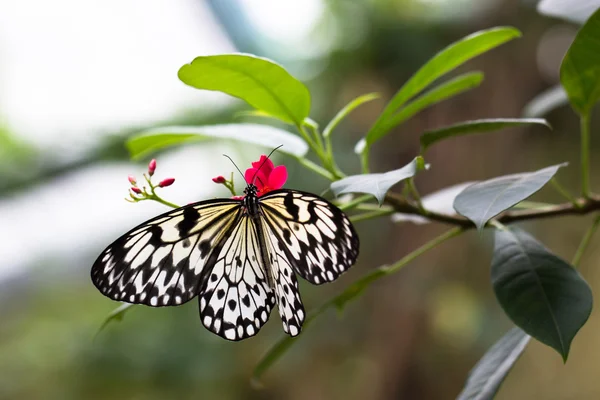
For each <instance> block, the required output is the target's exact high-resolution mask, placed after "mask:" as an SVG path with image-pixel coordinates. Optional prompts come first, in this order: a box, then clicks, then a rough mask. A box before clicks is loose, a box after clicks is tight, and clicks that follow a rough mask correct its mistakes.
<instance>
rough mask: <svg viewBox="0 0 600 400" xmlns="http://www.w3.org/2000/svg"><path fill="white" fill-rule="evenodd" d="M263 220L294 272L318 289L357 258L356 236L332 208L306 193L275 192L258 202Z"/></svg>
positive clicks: (351, 227)
mask: <svg viewBox="0 0 600 400" xmlns="http://www.w3.org/2000/svg"><path fill="white" fill-rule="evenodd" d="M260 204H261V208H262V212H263V214H264V220H265V222H266V223H267V225H268V226H269V228H270V229H271V230H272V231H273V234H274V235H275V236H276V237H277V238H278V239H279V241H280V243H281V244H280V246H279V247H280V248H281V251H282V252H284V253H285V254H286V255H287V259H288V260H289V263H290V265H291V266H292V267H293V268H294V271H295V272H296V273H298V274H299V275H300V276H302V277H303V278H304V279H306V280H307V281H309V282H311V283H313V284H316V285H319V284H322V283H325V282H330V281H333V280H335V279H337V278H338V277H339V276H340V274H342V273H343V272H345V271H346V270H347V269H348V268H350V267H351V266H352V265H353V264H354V262H355V261H356V258H357V257H358V248H359V242H358V235H357V234H356V232H355V230H354V227H353V226H352V224H351V223H350V221H349V220H348V217H347V216H346V215H345V214H344V213H343V212H342V211H341V210H340V209H339V208H337V207H336V206H335V205H333V204H331V203H329V202H328V201H327V200H325V199H323V198H321V197H318V196H315V195H313V194H310V193H304V192H300V191H295V190H277V191H273V192H270V193H268V194H266V195H264V196H263V197H261V198H260Z"/></svg>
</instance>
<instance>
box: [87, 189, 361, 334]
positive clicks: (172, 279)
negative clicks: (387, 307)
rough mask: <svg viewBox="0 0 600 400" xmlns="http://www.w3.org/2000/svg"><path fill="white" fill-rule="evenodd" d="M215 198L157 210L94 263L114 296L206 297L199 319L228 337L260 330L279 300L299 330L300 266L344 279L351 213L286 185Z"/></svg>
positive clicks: (160, 301) (313, 276)
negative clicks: (286, 187)
mask: <svg viewBox="0 0 600 400" xmlns="http://www.w3.org/2000/svg"><path fill="white" fill-rule="evenodd" d="M244 193H245V196H244V198H243V199H241V200H236V199H215V200H207V201H201V202H198V203H194V204H190V205H187V206H184V207H181V208H178V209H175V210H172V211H169V212H167V213H164V214H162V215H159V216H157V217H155V218H153V219H151V220H149V221H147V222H145V223H143V224H141V225H139V226H138V227H136V228H133V229H132V230H130V231H129V232H127V233H126V234H125V235H123V236H121V237H120V238H119V239H117V240H116V241H115V242H114V243H113V244H111V245H110V246H109V247H107V248H106V249H105V250H104V251H103V252H102V253H101V254H100V256H99V257H98V259H97V260H96V262H95V263H94V265H93V267H92V271H91V277H92V282H93V283H94V285H95V286H96V287H97V288H98V289H99V290H100V291H101V292H102V293H103V294H104V295H105V296H107V297H109V298H111V299H114V300H118V301H124V302H129V303H136V304H145V305H149V306H153V307H159V306H175V305H180V304H183V303H185V302H187V301H189V300H191V299H192V298H194V297H196V296H197V297H198V301H199V309H200V319H201V321H202V323H203V324H204V326H205V327H206V328H208V329H209V330H210V331H212V332H214V333H216V334H217V335H219V336H222V337H223V338H225V339H228V340H241V339H244V338H247V337H249V336H253V335H255V334H256V333H257V332H258V331H259V329H260V328H261V327H262V326H263V325H264V324H265V323H266V322H267V320H268V318H269V315H270V312H271V310H272V309H273V308H274V307H275V305H277V308H278V309H279V314H280V316H281V319H282V321H283V327H284V331H285V332H286V333H288V334H290V335H291V336H296V335H298V334H299V333H300V330H301V327H302V323H303V322H304V319H305V311H304V307H303V305H302V301H301V299H300V293H299V290H298V281H297V280H296V274H299V275H300V276H302V277H303V278H304V279H306V280H308V281H309V282H311V283H313V284H321V283H324V282H328V281H332V280H334V279H336V278H337V277H338V276H339V275H340V274H342V273H343V272H344V271H346V270H347V269H348V268H349V267H350V266H351V265H352V264H354V262H355V261H356V258H357V256H358V247H359V242H358V236H357V235H356V232H355V231H354V228H353V226H352V224H351V223H350V221H349V220H348V218H347V216H346V215H345V214H344V213H343V212H342V211H341V210H339V209H338V208H337V207H336V206H335V205H333V204H331V203H329V202H328V201H327V200H325V199H322V198H320V197H318V196H316V195H313V194H310V193H305V192H300V191H295V190H287V189H279V190H275V191H271V192H269V193H266V194H264V195H262V196H260V197H258V194H257V188H256V187H255V186H254V185H252V184H249V185H248V186H247V188H246V190H245V191H244Z"/></svg>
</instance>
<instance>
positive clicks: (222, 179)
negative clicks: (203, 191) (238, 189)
mask: <svg viewBox="0 0 600 400" xmlns="http://www.w3.org/2000/svg"><path fill="white" fill-rule="evenodd" d="M212 181H213V182H214V183H225V182H226V180H225V178H224V177H222V176H220V175H219V176H217V177H216V178H212Z"/></svg>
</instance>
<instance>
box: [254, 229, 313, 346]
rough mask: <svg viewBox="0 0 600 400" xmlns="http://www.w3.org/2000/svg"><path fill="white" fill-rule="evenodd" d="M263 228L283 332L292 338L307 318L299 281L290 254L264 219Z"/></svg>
mask: <svg viewBox="0 0 600 400" xmlns="http://www.w3.org/2000/svg"><path fill="white" fill-rule="evenodd" d="M261 227H262V232H263V235H262V236H261V240H263V241H264V243H265V245H264V249H265V252H266V257H267V260H268V261H267V262H268V265H269V268H270V269H269V271H270V273H271V276H272V281H273V282H272V285H273V291H274V292H275V299H276V301H277V308H278V309H279V315H280V317H281V321H282V322H283V330H284V332H285V333H287V334H289V335H290V336H297V335H298V334H300V330H301V329H302V323H303V322H304V317H305V311H304V306H303V305H302V300H301V299H300V291H299V288H298V281H297V280H296V275H295V274H294V270H293V266H292V263H291V261H290V259H289V256H288V254H287V253H286V252H285V251H284V248H283V247H282V246H278V243H279V239H278V238H277V236H276V234H275V232H274V231H273V230H272V229H271V228H270V227H269V226H268V225H267V224H266V223H265V222H264V220H262V219H261Z"/></svg>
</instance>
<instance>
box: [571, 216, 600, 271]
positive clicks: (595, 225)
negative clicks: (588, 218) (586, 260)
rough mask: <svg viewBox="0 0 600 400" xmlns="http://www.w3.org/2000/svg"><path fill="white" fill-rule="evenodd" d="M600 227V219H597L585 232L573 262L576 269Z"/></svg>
mask: <svg viewBox="0 0 600 400" xmlns="http://www.w3.org/2000/svg"><path fill="white" fill-rule="evenodd" d="M599 225H600V217H596V219H594V222H592V225H591V226H590V227H589V228H588V230H587V231H586V232H585V235H583V238H582V239H581V243H579V247H578V248H577V251H576V252H575V255H574V256H573V260H572V261H571V264H573V266H574V267H578V266H579V264H580V263H581V258H582V257H583V254H584V253H585V251H586V249H587V248H588V246H589V244H590V241H591V239H592V236H594V233H596V230H598V226H599Z"/></svg>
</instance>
